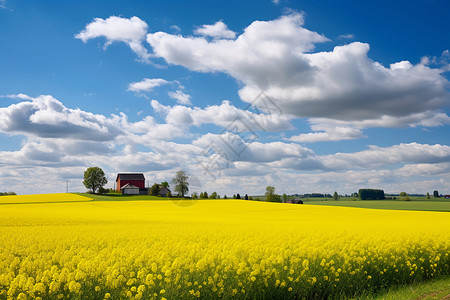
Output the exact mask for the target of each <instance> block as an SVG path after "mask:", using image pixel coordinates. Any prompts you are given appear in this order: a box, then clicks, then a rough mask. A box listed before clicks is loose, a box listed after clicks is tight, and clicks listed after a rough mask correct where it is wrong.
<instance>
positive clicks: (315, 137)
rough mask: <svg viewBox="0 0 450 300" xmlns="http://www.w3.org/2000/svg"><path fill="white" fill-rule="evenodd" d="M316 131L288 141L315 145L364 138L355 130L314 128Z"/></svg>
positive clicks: (347, 128)
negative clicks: (316, 143)
mask: <svg viewBox="0 0 450 300" xmlns="http://www.w3.org/2000/svg"><path fill="white" fill-rule="evenodd" d="M313 130H314V129H313ZM316 130H317V132H310V133H302V134H299V135H295V136H292V137H290V138H289V139H288V140H290V141H293V142H300V143H315V142H324V141H342V140H354V139H360V138H362V137H364V135H363V133H362V131H361V130H360V129H357V128H349V127H332V128H316Z"/></svg>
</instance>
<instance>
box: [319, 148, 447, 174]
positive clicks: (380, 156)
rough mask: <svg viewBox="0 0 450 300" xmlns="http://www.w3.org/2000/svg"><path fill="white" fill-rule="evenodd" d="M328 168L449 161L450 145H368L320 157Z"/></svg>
mask: <svg viewBox="0 0 450 300" xmlns="http://www.w3.org/2000/svg"><path fill="white" fill-rule="evenodd" d="M321 160H322V162H323V163H324V165H325V166H327V168H329V169H337V170H342V169H350V168H373V167H379V166H387V165H390V166H395V165H397V164H410V163H413V164H432V163H438V162H450V147H449V146H446V145H440V144H436V145H427V144H418V143H409V144H403V143H402V144H399V145H394V146H391V147H378V146H370V148H369V149H368V150H364V151H360V152H355V153H336V154H332V155H326V156H323V157H322V158H321Z"/></svg>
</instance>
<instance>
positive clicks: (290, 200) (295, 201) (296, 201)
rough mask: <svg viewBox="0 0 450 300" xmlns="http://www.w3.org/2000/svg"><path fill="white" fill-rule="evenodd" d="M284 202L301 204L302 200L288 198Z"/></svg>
mask: <svg viewBox="0 0 450 300" xmlns="http://www.w3.org/2000/svg"><path fill="white" fill-rule="evenodd" d="M286 203H291V204H303V201H302V200H300V199H288V200H287V201H286Z"/></svg>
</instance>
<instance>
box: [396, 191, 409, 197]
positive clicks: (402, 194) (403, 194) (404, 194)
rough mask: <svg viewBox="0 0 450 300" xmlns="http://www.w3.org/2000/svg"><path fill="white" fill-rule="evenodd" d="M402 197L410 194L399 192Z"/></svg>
mask: <svg viewBox="0 0 450 300" xmlns="http://www.w3.org/2000/svg"><path fill="white" fill-rule="evenodd" d="M398 195H399V196H400V197H405V196H407V195H408V194H407V193H406V192H401V193H400V194H398Z"/></svg>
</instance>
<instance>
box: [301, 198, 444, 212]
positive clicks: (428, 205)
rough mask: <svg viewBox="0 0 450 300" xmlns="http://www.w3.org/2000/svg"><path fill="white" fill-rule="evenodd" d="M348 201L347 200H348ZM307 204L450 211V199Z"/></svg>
mask: <svg viewBox="0 0 450 300" xmlns="http://www.w3.org/2000/svg"><path fill="white" fill-rule="evenodd" d="M346 199H347V198H346ZM303 202H304V203H305V204H312V205H330V206H345V207H359V208H374V209H394V210H422V211H447V212H448V211H450V200H449V199H441V198H439V199H430V200H411V201H404V200H356V199H354V200H338V201H335V200H332V199H327V200H304V201H303Z"/></svg>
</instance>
